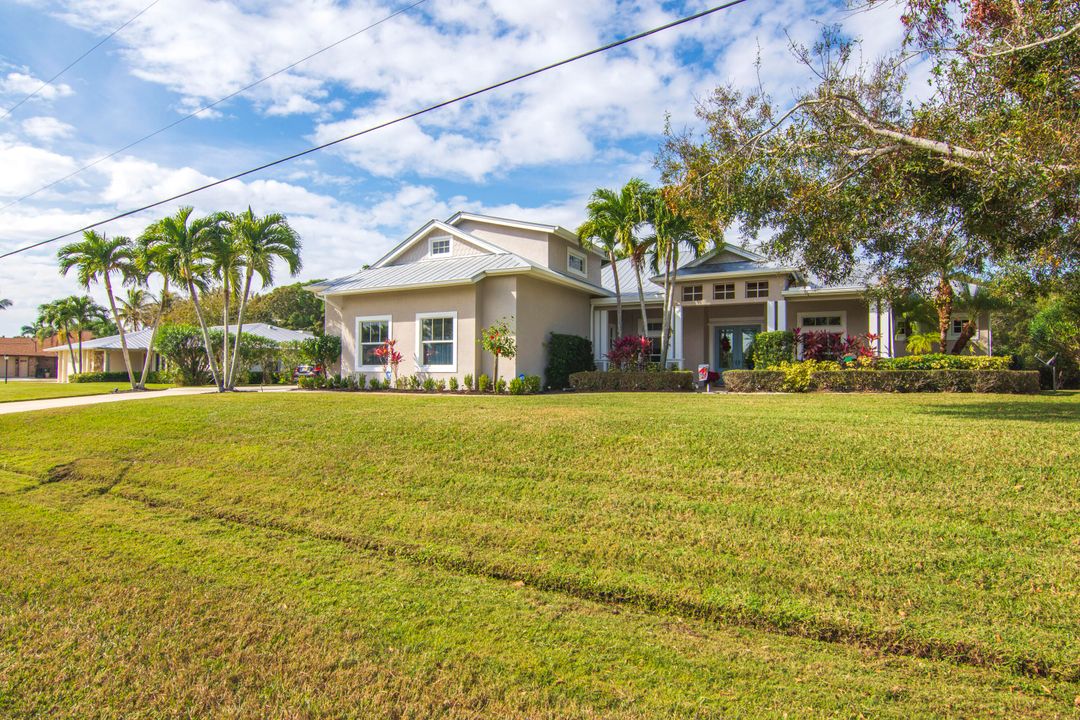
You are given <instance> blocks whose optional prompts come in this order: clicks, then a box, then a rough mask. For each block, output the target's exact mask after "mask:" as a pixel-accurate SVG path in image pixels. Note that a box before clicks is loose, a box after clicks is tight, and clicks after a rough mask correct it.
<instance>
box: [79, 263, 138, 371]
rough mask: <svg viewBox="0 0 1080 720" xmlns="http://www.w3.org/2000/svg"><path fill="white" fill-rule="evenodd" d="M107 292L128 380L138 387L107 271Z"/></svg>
mask: <svg viewBox="0 0 1080 720" xmlns="http://www.w3.org/2000/svg"><path fill="white" fill-rule="evenodd" d="M105 293H106V294H107V295H108V296H109V307H110V308H112V314H113V319H114V320H115V321H116V329H117V330H119V331H120V352H121V353H122V354H123V356H124V368H125V369H126V370H127V374H128V381H129V382H130V383H131V389H132V390H134V389H135V388H136V387H138V386H137V385H136V384H135V373H134V372H133V371H132V369H131V355H129V354H128V346H127V335H126V334H125V333H124V325H123V323H121V322H120V313H118V312H117V311H116V298H115V297H113V291H112V281H111V280H110V279H109V273H105ZM79 342H80V343H81V342H82V333H81V332H80V333H79Z"/></svg>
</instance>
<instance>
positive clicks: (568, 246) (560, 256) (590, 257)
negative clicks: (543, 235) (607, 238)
mask: <svg viewBox="0 0 1080 720" xmlns="http://www.w3.org/2000/svg"><path fill="white" fill-rule="evenodd" d="M550 238H551V239H550V241H549V242H548V260H547V266H548V267H549V268H551V269H552V270H555V271H556V272H561V273H565V274H567V275H569V276H571V277H581V276H580V275H578V274H577V273H574V272H571V271H570V268H569V267H568V265H567V252H568V251H569V250H574V251H576V252H578V253H580V254H581V255H584V256H585V277H584V278H582V279H584V280H588V281H589V282H591V283H592V284H593V285H600V267H601V265H603V262H604V258H603V256H601V255H599V254H597V253H596V252H593V251H590V250H586V249H585V248H583V247H581V245H579V244H578V243H576V242H575V243H571V242H569V241H567V240H565V239H563V238H561V237H559V236H558V235H551V236H550Z"/></svg>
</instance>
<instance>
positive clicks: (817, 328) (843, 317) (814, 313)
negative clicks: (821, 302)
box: [795, 310, 847, 334]
mask: <svg viewBox="0 0 1080 720" xmlns="http://www.w3.org/2000/svg"><path fill="white" fill-rule="evenodd" d="M831 315H839V316H840V324H839V325H814V326H813V327H811V328H804V327H803V318H808V317H823V316H831ZM795 326H796V327H798V328H800V329H802V330H803V331H804V332H821V331H822V330H825V331H827V332H837V330H839V332H841V333H842V334H847V310H808V311H806V312H801V313H795Z"/></svg>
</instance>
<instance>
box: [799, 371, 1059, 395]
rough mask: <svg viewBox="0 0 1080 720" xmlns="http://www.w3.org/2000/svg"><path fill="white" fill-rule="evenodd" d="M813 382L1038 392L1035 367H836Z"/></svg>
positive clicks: (855, 387) (850, 388)
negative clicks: (959, 368)
mask: <svg viewBox="0 0 1080 720" xmlns="http://www.w3.org/2000/svg"><path fill="white" fill-rule="evenodd" d="M813 381H814V385H815V387H817V388H818V389H820V390H829V391H832V392H977V393H1037V392H1039V373H1037V372H1035V371H1034V370H834V371H829V372H818V373H815V374H814V378H813Z"/></svg>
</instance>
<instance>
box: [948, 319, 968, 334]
mask: <svg viewBox="0 0 1080 720" xmlns="http://www.w3.org/2000/svg"><path fill="white" fill-rule="evenodd" d="M967 321H968V319H967V316H965V315H955V316H953V318H952V325H951V327H950V328H949V329H950V330H951V331H952V334H953V335H959V334H960V333H962V332H964V325H966V324H967Z"/></svg>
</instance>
